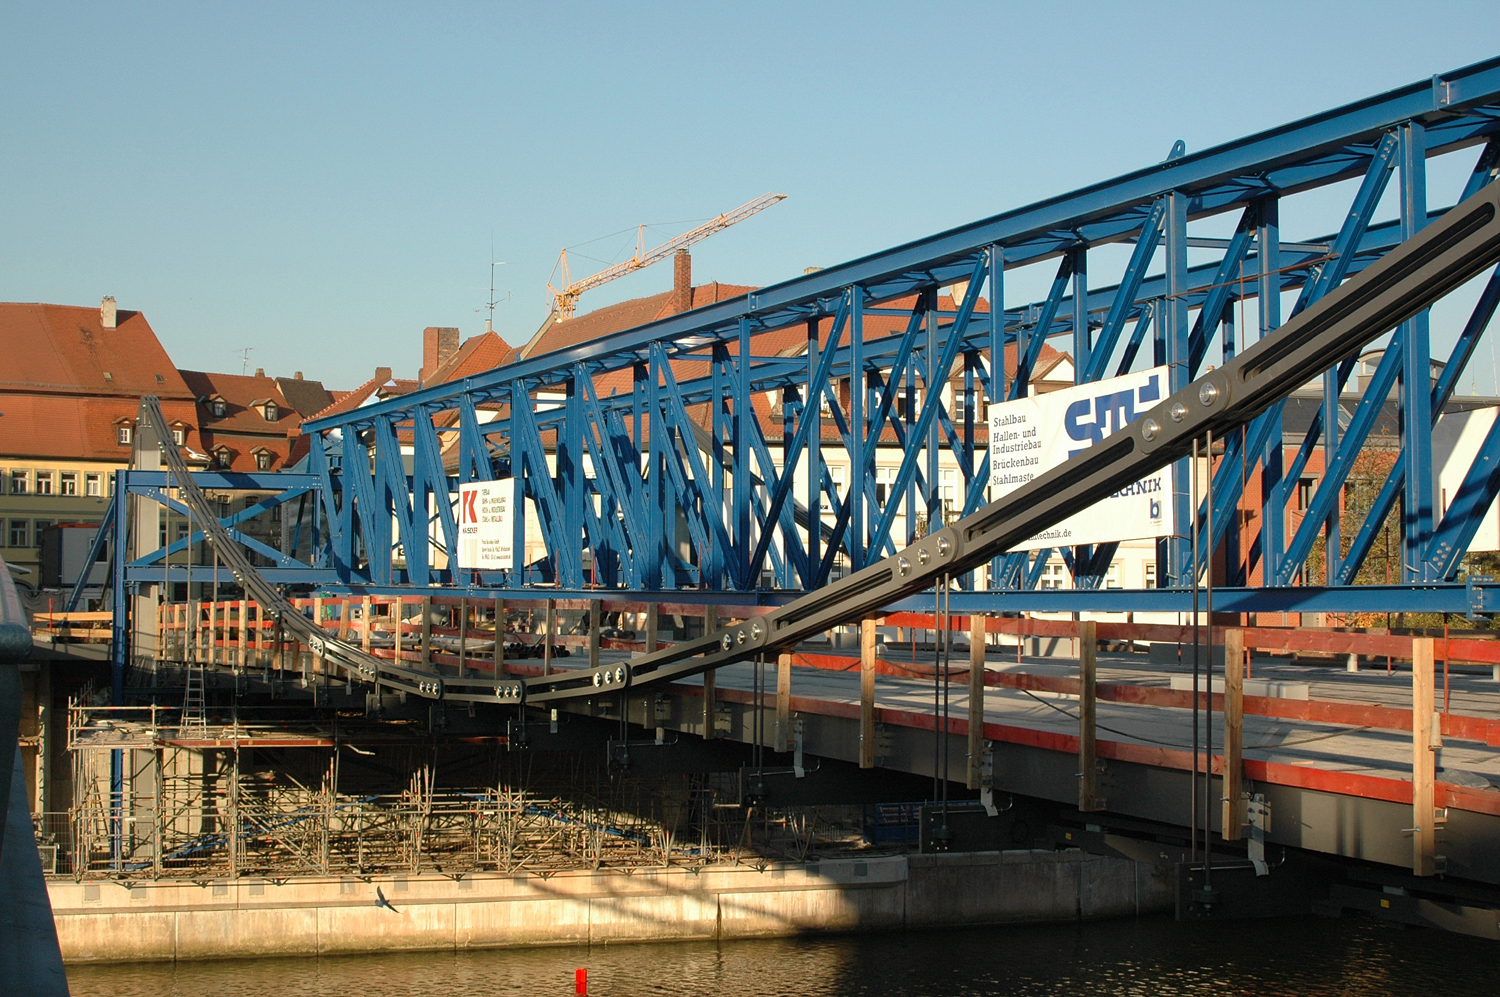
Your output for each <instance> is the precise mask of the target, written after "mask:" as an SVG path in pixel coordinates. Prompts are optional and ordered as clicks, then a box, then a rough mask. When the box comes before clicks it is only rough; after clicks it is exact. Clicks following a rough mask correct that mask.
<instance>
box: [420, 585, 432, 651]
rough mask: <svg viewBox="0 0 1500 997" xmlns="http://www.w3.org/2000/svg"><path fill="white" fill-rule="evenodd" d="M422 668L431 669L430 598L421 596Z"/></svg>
mask: <svg viewBox="0 0 1500 997" xmlns="http://www.w3.org/2000/svg"><path fill="white" fill-rule="evenodd" d="M422 667H423V668H427V669H430V668H431V667H432V596H430V595H424V596H422Z"/></svg>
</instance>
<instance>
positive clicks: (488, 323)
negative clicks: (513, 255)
mask: <svg viewBox="0 0 1500 997" xmlns="http://www.w3.org/2000/svg"><path fill="white" fill-rule="evenodd" d="M505 265H506V261H505V260H497V259H495V237H494V236H493V235H491V236H490V300H489V301H488V302H486V304H485V307H487V308H488V309H489V310H490V317H489V318H487V319H485V320H484V331H485V332H494V331H495V306H496V305H497V304H499V302H498V301H496V300H495V268H496V267H503V266H505ZM505 300H506V301H509V300H510V292H509V291H506V292H505Z"/></svg>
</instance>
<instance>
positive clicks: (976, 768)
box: [966, 613, 985, 789]
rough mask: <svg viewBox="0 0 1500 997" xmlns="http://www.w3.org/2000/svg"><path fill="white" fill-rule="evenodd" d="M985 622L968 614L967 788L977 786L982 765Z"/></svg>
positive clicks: (976, 787)
mask: <svg viewBox="0 0 1500 997" xmlns="http://www.w3.org/2000/svg"><path fill="white" fill-rule="evenodd" d="M984 621H985V615H984V614H983V613H975V614H974V615H973V616H970V617H969V744H968V753H969V755H968V757H969V764H968V766H967V769H968V773H969V777H968V781H967V783H966V785H967V786H968V788H969V789H978V788H979V782H980V779H981V777H982V776H983V772H982V771H981V770H982V769H983V767H984V647H985V644H984V637H985V630H984Z"/></svg>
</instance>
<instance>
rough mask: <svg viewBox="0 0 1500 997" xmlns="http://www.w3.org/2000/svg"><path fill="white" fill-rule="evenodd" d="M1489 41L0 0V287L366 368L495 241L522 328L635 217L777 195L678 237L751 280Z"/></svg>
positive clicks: (1291, 31)
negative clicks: (696, 239)
mask: <svg viewBox="0 0 1500 997" xmlns="http://www.w3.org/2000/svg"><path fill="white" fill-rule="evenodd" d="M1497 51H1500V4H1497V3H1495V2H1494V0H1489V2H1481V3H1467V2H1458V0H1450V2H1445V3H1441V4H1436V3H1433V4H1428V3H1411V2H1407V3H1349V4H1318V3H1315V4H1308V3H1290V4H1288V3H1269V2H1261V3H1253V4H1233V5H1229V4H1208V3H1201V2H1200V3H1184V4H1154V5H1149V4H1148V5H1126V4H1108V3H1101V4H1088V3H1070V4H1065V5H1064V4H1056V5H1041V4H1015V5H1011V4H998V3H997V4H941V5H937V4H934V5H923V4H916V3H904V4H891V5H885V4H873V3H864V4H851V5H831V4H815V3H806V2H802V3H793V4H786V5H781V4H768V3H755V4H743V3H742V4H734V5H705V4H683V5H676V4H665V3H655V4H603V3H599V4H592V3H570V4H549V5H507V4H375V3H365V4H348V5H336V4H294V5H281V4H272V3H254V4H240V5H237V6H230V5H228V4H184V5H148V4H130V5H123V4H122V5H99V4H89V5H77V4H66V3H64V4H52V3H48V4H43V3H15V2H9V3H5V4H4V5H3V7H0V300H6V301H50V302H60V303H68V304H86V305H91V304H95V303H97V302H98V300H99V298H100V296H101V295H104V294H113V295H115V296H116V297H117V298H118V299H119V302H120V306H121V307H122V308H129V309H139V310H141V311H144V312H145V314H146V316H147V317H148V318H149V319H150V321H151V323H152V325H153V327H154V328H155V329H156V331H157V333H158V335H159V336H160V337H161V339H162V341H163V343H164V344H165V345H166V347H167V349H168V350H169V352H170V353H171V355H172V357H173V358H174V359H175V360H176V362H177V364H178V365H179V366H181V367H186V368H199V369H202V368H206V369H210V370H228V371H238V370H239V369H240V364H241V361H240V358H239V356H238V355H237V352H236V351H238V350H239V349H241V348H243V347H247V346H248V347H253V348H254V352H253V353H252V354H251V361H250V366H251V367H256V366H263V367H266V368H267V369H268V371H269V372H271V373H274V374H290V373H291V371H292V370H294V369H299V370H304V371H306V372H307V375H308V376H309V377H318V378H322V379H324V380H325V381H326V382H328V384H329V385H330V386H332V387H350V386H353V385H354V384H356V383H358V382H360V381H362V380H364V379H365V378H367V377H368V376H369V374H370V371H371V370H372V369H373V368H374V367H375V366H377V365H390V366H392V367H394V368H395V369H396V371H397V373H398V374H402V375H405V376H413V375H414V374H415V371H416V368H417V365H418V363H419V359H420V358H419V339H420V333H421V330H422V328H423V327H424V326H428V325H453V326H458V327H460V328H461V329H462V330H463V333H464V335H465V336H468V335H473V334H476V333H478V332H480V331H482V330H483V325H484V314H483V313H482V312H481V311H480V310H479V309H481V308H482V306H483V305H484V303H485V301H486V299H487V297H488V291H487V287H486V284H487V281H488V278H489V269H488V264H489V262H490V258H491V257H490V243H491V239H492V238H493V240H494V245H495V254H496V255H495V258H496V259H500V260H505V261H508V265H506V266H504V267H500V268H499V270H498V276H497V281H498V285H499V288H500V291H501V292H502V295H501V296H502V297H503V296H504V292H507V291H508V292H510V293H511V298H510V301H509V303H507V304H502V305H501V306H500V307H499V308H498V309H497V311H496V327H497V329H498V330H499V331H500V332H501V334H502V335H504V336H505V337H506V338H507V339H509V340H510V341H512V342H524V341H525V340H526V339H527V338H528V337H529V336H530V335H531V333H532V332H533V331H534V330H535V329H536V327H537V325H538V323H539V322H540V321H541V320H542V318H543V317H544V315H545V310H546V299H545V293H544V288H545V285H546V282H547V279H548V276H549V273H550V271H551V269H552V267H553V264H554V262H555V260H556V257H557V251H558V249H559V248H560V247H562V246H576V245H579V244H582V243H586V242H589V241H590V240H596V239H598V238H599V237H601V236H606V235H609V234H610V233H621V232H622V230H633V228H634V226H635V225H636V224H637V223H639V222H651V223H659V224H660V227H659V228H658V229H656V230H654V236H653V237H654V238H656V239H658V240H659V239H661V238H665V237H666V236H667V235H670V234H675V233H676V232H679V231H682V230H684V229H686V228H688V227H690V225H691V224H692V222H693V221H694V220H697V219H703V218H707V217H709V216H712V215H714V214H717V213H718V212H721V211H724V210H727V209H729V208H731V207H734V206H736V205H738V204H741V203H743V202H744V201H748V200H749V199H751V198H752V197H754V196H756V195H759V194H761V193H764V192H766V191H770V190H774V191H778V192H781V193H785V194H788V195H790V197H789V199H788V200H787V201H785V202H784V203H782V204H780V205H778V206H776V207H774V208H772V209H770V210H769V211H767V212H765V213H764V214H762V215H759V216H757V217H756V218H754V219H752V220H750V221H747V222H744V223H742V224H741V225H739V226H738V227H736V228H733V229H730V230H729V231H727V232H724V233H721V234H719V235H717V236H715V237H714V238H712V239H710V240H708V241H706V242H704V243H701V244H699V245H698V246H697V247H696V248H695V249H694V275H695V278H696V279H697V281H698V282H702V281H705V280H723V281H726V282H731V283H751V284H767V283H772V282H775V281H778V280H783V279H786V278H788V277H791V276H794V275H796V274H798V273H801V272H802V270H803V268H804V267H807V266H812V265H827V264H831V263H836V262H839V261H841V260H844V259H848V258H851V257H854V256H858V255H861V254H864V253H867V252H872V251H875V250H878V249H881V248H883V247H886V246H890V245H894V244H896V243H899V242H902V241H905V240H908V239H912V238H916V237H919V236H922V235H926V234H929V233H932V232H936V231H939V230H941V229H943V228H947V227H949V226H952V225H955V224H959V223H962V222H966V221H970V220H972V219H975V218H980V217H984V216H987V215H990V214H994V213H996V212H999V211H1002V210H1006V209H1009V208H1013V207H1017V206H1019V205H1022V204H1025V203H1027V202H1029V201H1033V200H1036V199H1038V198H1041V197H1045V196H1049V195H1052V194H1057V193H1062V192H1065V191H1067V190H1071V189H1073V188H1075V187H1078V186H1081V185H1083V184H1086V183H1091V182H1094V181H1097V180H1102V179H1105V178H1107V177H1109V176H1113V175H1115V174H1117V173H1120V172H1123V171H1125V170H1129V169H1134V168H1136V167H1139V166H1141V165H1144V164H1147V163H1151V162H1156V161H1159V160H1161V159H1162V158H1164V157H1165V155H1166V153H1167V151H1168V149H1169V148H1170V147H1171V145H1172V142H1173V141H1174V140H1176V139H1179V138H1181V139H1184V140H1185V141H1186V142H1187V145H1188V148H1189V149H1190V150H1192V149H1201V148H1203V147H1205V146H1208V145H1211V144H1214V143H1216V142H1221V141H1225V140H1228V139H1233V138H1236V137H1238V136H1241V135H1244V134H1247V133H1249V132H1252V131H1255V130H1258V129H1261V128H1265V127H1269V126H1273V125H1277V124H1280V123H1282V122H1285V121H1289V120H1292V119H1294V118H1297V117H1300V116H1302V115H1305V114H1309V113H1313V112H1316V111H1319V110H1323V109H1325V108H1328V107H1333V106H1336V105H1338V104H1341V103H1344V102H1347V101H1350V100H1354V99H1357V98H1360V97H1363V96H1366V95H1368V94H1371V93H1375V92H1378V91H1381V90H1385V89H1388V88H1391V87H1394V86H1399V85H1401V84H1405V83H1408V82H1411V81H1412V80H1416V79H1420V78H1423V77H1426V76H1429V75H1431V74H1433V73H1436V72H1441V71H1443V70H1448V69H1453V68H1456V67H1459V66H1462V65H1466V64H1468V63H1470V62H1474V61H1477V60H1479V59H1483V58H1487V57H1490V56H1493V55H1495V54H1496V52H1497ZM1444 197H1447V198H1448V199H1450V200H1451V197H1450V196H1449V195H1448V194H1446V193H1443V194H1441V195H1440V194H1438V193H1437V192H1435V193H1434V203H1437V202H1438V201H1439V200H1441V199H1442V198H1444ZM1333 217H1336V215H1334V216H1333ZM1315 234H1321V233H1320V232H1313V231H1289V232H1286V233H1285V234H1284V236H1285V237H1287V238H1297V237H1309V236H1312V235H1315ZM632 236H633V231H624V234H622V235H617V236H616V237H615V238H614V239H613V240H604V241H599V242H592V243H591V244H590V245H589V246H587V247H583V248H582V249H581V250H580V251H581V252H583V253H585V254H589V255H595V256H598V257H601V258H607V259H619V258H621V257H622V256H624V255H628V247H629V245H630V240H631V238H632ZM589 265H590V264H588V263H587V262H586V261H582V260H580V261H579V262H578V263H576V264H575V272H574V275H575V276H579V275H580V274H581V273H582V272H586V271H585V268H586V267H587V266H589ZM1091 269H1092V268H1091ZM670 283H671V273H670V267H669V265H662V266H658V267H657V268H655V269H653V270H648V271H645V272H644V273H641V274H637V275H634V276H632V277H630V278H627V279H624V280H620V281H617V282H615V283H614V284H612V285H610V286H608V287H606V288H602V289H600V290H598V291H595V292H591V293H590V294H589V295H587V296H585V297H584V299H583V303H582V308H583V309H584V310H587V309H589V308H592V307H598V306H600V305H602V304H606V303H608V302H610V301H613V300H618V299H621V298H625V297H633V296H636V295H641V294H650V293H655V292H657V291H660V290H663V289H665V288H666V287H668V286H670ZM1436 338H1437V337H1436V335H1435V339H1436ZM1485 380H1488V379H1487V378H1486V379H1485Z"/></svg>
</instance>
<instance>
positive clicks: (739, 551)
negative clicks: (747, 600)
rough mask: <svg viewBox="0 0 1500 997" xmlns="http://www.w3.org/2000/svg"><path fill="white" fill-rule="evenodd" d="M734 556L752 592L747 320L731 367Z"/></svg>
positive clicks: (757, 581) (742, 580) (741, 326)
mask: <svg viewBox="0 0 1500 997" xmlns="http://www.w3.org/2000/svg"><path fill="white" fill-rule="evenodd" d="M732 390H733V391H734V423H733V428H732V432H733V433H734V482H733V488H734V491H733V501H734V545H735V553H734V556H735V557H736V558H737V559H738V566H739V577H740V584H741V586H742V587H744V588H746V589H753V588H755V587H757V586H758V585H759V584H760V579H759V578H752V577H751V563H750V552H751V551H752V550H754V549H755V540H754V538H753V537H752V536H751V533H750V500H751V498H752V493H753V491H754V485H753V484H752V483H751V481H750V433H751V426H750V420H752V419H754V418H755V410H754V407H753V406H752V405H751V403H750V320H749V319H747V318H742V319H740V322H739V361H738V363H736V364H735V367H734V379H733V385H732Z"/></svg>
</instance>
